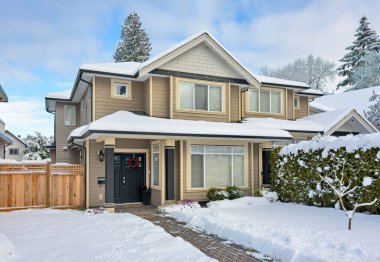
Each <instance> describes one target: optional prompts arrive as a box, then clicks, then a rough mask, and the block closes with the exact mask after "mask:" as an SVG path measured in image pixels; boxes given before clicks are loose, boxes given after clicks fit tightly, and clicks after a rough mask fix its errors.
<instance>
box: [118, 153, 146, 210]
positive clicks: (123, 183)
mask: <svg viewBox="0 0 380 262" xmlns="http://www.w3.org/2000/svg"><path fill="white" fill-rule="evenodd" d="M114 158H115V196H114V198H115V203H117V204H121V203H136V202H141V201H142V194H141V191H142V189H143V187H144V186H145V161H146V156H145V154H129V153H126V154H124V153H115V156H114Z"/></svg>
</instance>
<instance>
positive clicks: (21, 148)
mask: <svg viewBox="0 0 380 262" xmlns="http://www.w3.org/2000/svg"><path fill="white" fill-rule="evenodd" d="M5 135H7V136H8V137H10V138H12V140H13V144H12V145H9V146H7V147H6V148H5V157H4V158H5V159H13V160H16V161H21V160H22V159H23V158H24V155H25V154H24V149H25V148H26V146H25V144H24V143H22V142H21V141H20V140H19V138H17V137H15V136H14V135H13V134H11V133H9V132H8V130H7V131H5ZM11 149H18V151H19V154H18V155H11V154H9V153H10V150H11Z"/></svg>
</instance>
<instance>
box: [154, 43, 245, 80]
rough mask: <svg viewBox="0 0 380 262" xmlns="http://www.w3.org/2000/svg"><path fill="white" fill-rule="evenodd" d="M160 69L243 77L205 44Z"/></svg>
mask: <svg viewBox="0 0 380 262" xmlns="http://www.w3.org/2000/svg"><path fill="white" fill-rule="evenodd" d="M159 69H165V70H171V71H179V72H186V73H193V74H202V75H210V76H221V77H229V78H242V77H241V75H240V74H239V73H237V72H236V70H234V69H233V68H232V67H231V66H229V65H228V63H226V62H225V61H224V60H222V59H221V58H220V55H218V54H216V53H215V51H213V50H211V49H210V48H209V47H208V46H207V45H205V44H203V43H202V44H199V45H197V46H195V47H193V48H191V49H190V50H188V51H187V52H185V53H183V54H182V55H179V56H178V57H176V58H174V59H172V60H171V61H169V62H167V63H166V64H164V65H162V66H160V67H159Z"/></svg>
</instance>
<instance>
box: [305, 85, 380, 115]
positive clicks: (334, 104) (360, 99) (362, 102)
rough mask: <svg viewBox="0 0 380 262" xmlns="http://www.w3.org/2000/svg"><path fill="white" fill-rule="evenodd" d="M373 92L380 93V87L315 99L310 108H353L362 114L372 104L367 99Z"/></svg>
mask: <svg viewBox="0 0 380 262" xmlns="http://www.w3.org/2000/svg"><path fill="white" fill-rule="evenodd" d="M373 92H375V93H380V86H375V87H368V88H363V89H359V90H353V91H347V92H343V93H339V94H334V95H326V96H322V97H319V98H315V99H314V101H312V102H310V107H312V108H315V109H317V110H320V111H333V110H339V109H344V108H355V109H356V111H357V112H359V113H363V111H365V110H367V109H368V107H369V106H370V105H371V104H372V102H370V101H369V98H370V97H371V96H372V94H373Z"/></svg>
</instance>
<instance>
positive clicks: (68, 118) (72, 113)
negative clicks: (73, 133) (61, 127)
mask: <svg viewBox="0 0 380 262" xmlns="http://www.w3.org/2000/svg"><path fill="white" fill-rule="evenodd" d="M64 121H65V126H76V110H75V106H74V105H65V108H64Z"/></svg>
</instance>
